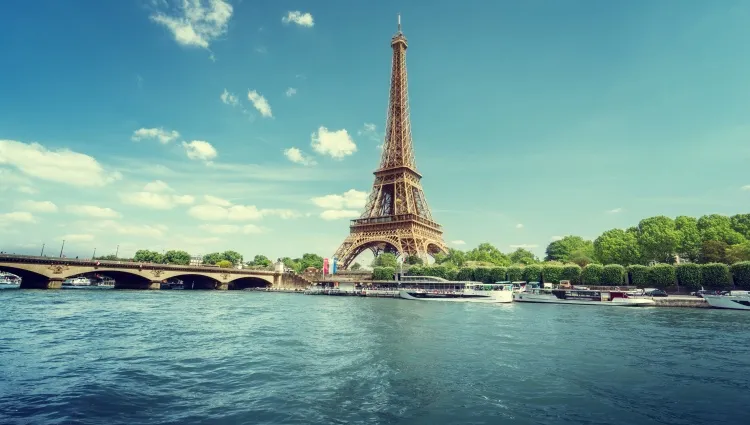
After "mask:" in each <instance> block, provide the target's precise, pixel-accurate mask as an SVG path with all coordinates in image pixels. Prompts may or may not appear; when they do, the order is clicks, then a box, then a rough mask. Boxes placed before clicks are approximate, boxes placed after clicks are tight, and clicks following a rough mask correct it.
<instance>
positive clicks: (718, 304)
mask: <svg viewBox="0 0 750 425" xmlns="http://www.w3.org/2000/svg"><path fill="white" fill-rule="evenodd" d="M703 299H704V300H706V302H707V303H708V305H710V306H711V307H714V308H725V309H730V310H750V291H731V292H730V293H729V295H707V294H704V295H703Z"/></svg>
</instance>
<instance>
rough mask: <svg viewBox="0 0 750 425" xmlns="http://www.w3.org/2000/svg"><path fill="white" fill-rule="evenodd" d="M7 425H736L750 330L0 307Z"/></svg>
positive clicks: (460, 313) (501, 313) (656, 316)
mask: <svg viewBox="0 0 750 425" xmlns="http://www.w3.org/2000/svg"><path fill="white" fill-rule="evenodd" d="M0 320H1V321H0V423H2V424H107V425H111V424H326V425H327V424H427V425H443V424H493V425H496V424H506V423H507V424H638V425H647V424H686V425H688V424H690V425H697V424H747V423H750V345H749V344H748V341H750V314H748V313H747V312H744V311H721V310H704V309H657V308H606V307H599V308H597V307H575V306H558V305H536V304H512V305H477V304H454V303H431V302H419V301H406V300H393V299H366V298H355V297H325V296H303V295H297V294H281V293H262V292H247V291H239V292H235V291H229V292H226V291H205V292H203V291H200V292H198V291H114V290H61V291H32V290H23V291H21V290H4V291H0Z"/></svg>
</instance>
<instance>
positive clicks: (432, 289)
mask: <svg viewBox="0 0 750 425" xmlns="http://www.w3.org/2000/svg"><path fill="white" fill-rule="evenodd" d="M401 283H402V284H403V286H402V287H400V288H399V293H398V294H399V297H400V298H403V299H406V300H418V301H446V302H470V303H510V302H513V285H512V284H509V283H495V284H490V283H480V282H454V281H449V280H446V279H442V278H439V277H434V276H408V277H405V278H404V279H403V280H402V282H401Z"/></svg>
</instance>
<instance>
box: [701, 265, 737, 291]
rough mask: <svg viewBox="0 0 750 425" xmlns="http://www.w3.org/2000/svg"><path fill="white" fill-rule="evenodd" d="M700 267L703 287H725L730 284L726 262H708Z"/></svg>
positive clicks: (730, 278) (730, 277)
mask: <svg viewBox="0 0 750 425" xmlns="http://www.w3.org/2000/svg"><path fill="white" fill-rule="evenodd" d="M701 268H702V270H701V274H702V277H703V287H704V288H711V289H725V288H729V287H731V286H732V276H731V275H730V274H729V267H728V266H727V265H726V264H722V263H708V264H703V265H702V267H701Z"/></svg>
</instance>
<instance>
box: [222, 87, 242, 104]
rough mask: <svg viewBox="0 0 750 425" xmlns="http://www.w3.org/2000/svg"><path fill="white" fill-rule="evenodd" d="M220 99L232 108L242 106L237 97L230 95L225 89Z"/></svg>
mask: <svg viewBox="0 0 750 425" xmlns="http://www.w3.org/2000/svg"><path fill="white" fill-rule="evenodd" d="M219 99H221V101H222V102H224V103H225V104H227V105H231V106H237V105H239V104H240V101H239V99H237V96H235V95H234V94H233V93H229V92H228V91H227V89H224V92H223V93H222V94H221V96H219Z"/></svg>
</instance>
